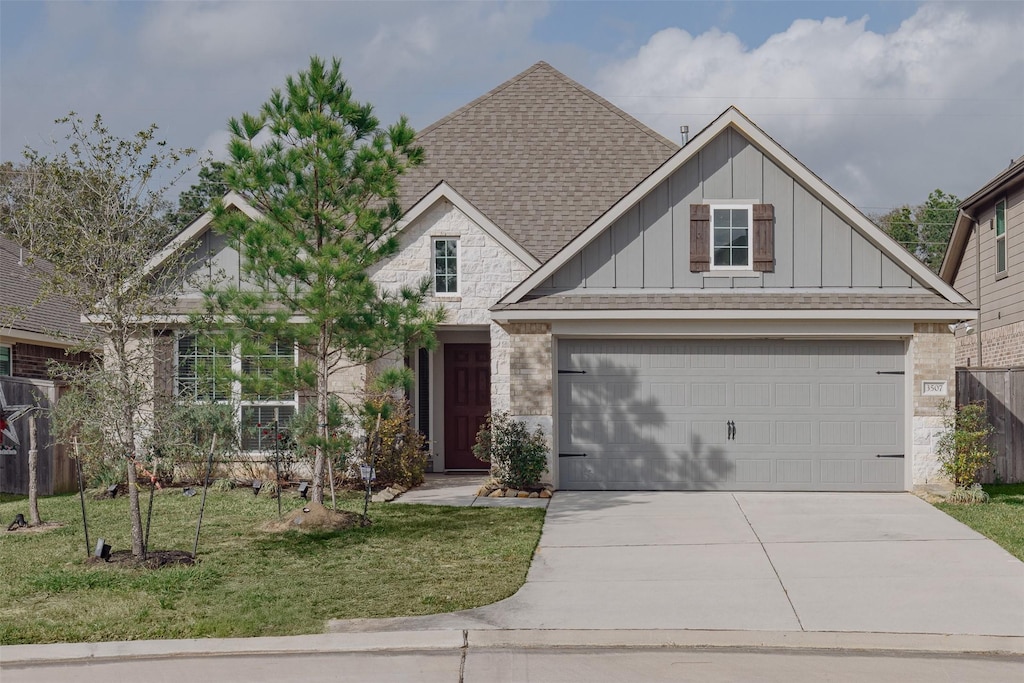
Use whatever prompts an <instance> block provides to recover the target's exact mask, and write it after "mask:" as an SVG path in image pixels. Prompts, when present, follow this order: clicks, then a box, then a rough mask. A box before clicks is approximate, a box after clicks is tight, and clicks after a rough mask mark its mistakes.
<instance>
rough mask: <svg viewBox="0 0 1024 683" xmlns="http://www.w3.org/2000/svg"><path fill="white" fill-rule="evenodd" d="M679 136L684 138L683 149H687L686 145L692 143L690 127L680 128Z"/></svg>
mask: <svg viewBox="0 0 1024 683" xmlns="http://www.w3.org/2000/svg"><path fill="white" fill-rule="evenodd" d="M679 135H680V137H682V138H683V147H686V143H687V142H689V141H690V127H689V126H679Z"/></svg>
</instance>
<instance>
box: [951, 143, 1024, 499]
mask: <svg viewBox="0 0 1024 683" xmlns="http://www.w3.org/2000/svg"><path fill="white" fill-rule="evenodd" d="M1022 236H1024V156H1021V157H1020V158H1018V159H1017V160H1016V161H1013V162H1011V163H1010V166H1009V167H1008V168H1007V169H1006V170H1004V171H1003V172H1002V173H1000V174H998V175H997V176H996V177H994V178H992V180H990V181H989V182H987V183H985V185H984V186H982V188H981V189H979V190H978V191H977V192H975V193H974V194H972V195H971V196H970V197H968V198H967V199H965V200H964V201H963V203H961V204H960V212H959V214H958V216H957V219H956V223H955V224H954V225H953V230H952V232H951V234H950V239H949V245H948V246H947V248H946V254H945V257H944V258H943V260H942V266H941V267H940V269H939V275H940V276H941V277H942V279H943V280H945V281H946V282H948V283H949V284H951V285H953V286H954V287H956V288H957V290H958V291H960V292H962V293H963V294H964V295H965V296H966V297H967V298H968V299H970V300H971V302H972V303H973V304H974V305H975V306H977V307H978V309H979V310H980V316H979V317H978V319H977V320H976V321H974V322H973V323H971V325H970V326H967V325H958V326H957V327H955V328H954V329H955V333H956V365H957V368H958V370H957V399H958V402H960V403H967V402H970V401H984V402H985V404H986V407H987V411H988V416H989V421H990V422H991V424H992V425H993V427H994V428H995V435H994V437H993V439H992V442H991V443H992V446H993V448H994V450H995V457H994V459H993V463H992V466H991V467H987V468H986V469H985V471H984V472H983V473H982V475H981V477H982V481H986V482H988V481H1004V482H1014V481H1022V480H1024V239H1022Z"/></svg>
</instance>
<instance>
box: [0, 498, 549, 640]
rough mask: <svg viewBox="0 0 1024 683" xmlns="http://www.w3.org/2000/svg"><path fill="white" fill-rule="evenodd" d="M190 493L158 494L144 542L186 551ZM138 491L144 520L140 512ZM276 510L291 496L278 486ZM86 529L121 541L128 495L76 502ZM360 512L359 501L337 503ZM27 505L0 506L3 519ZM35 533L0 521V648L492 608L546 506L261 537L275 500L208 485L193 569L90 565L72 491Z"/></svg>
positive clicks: (381, 513) (522, 571) (402, 515)
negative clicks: (6, 527) (47, 526)
mask: <svg viewBox="0 0 1024 683" xmlns="http://www.w3.org/2000/svg"><path fill="white" fill-rule="evenodd" d="M200 498H201V496H195V497H193V498H187V497H185V496H183V495H182V494H181V492H180V491H179V490H168V491H164V492H158V493H157V495H156V498H155V503H154V509H153V524H152V530H151V532H150V544H149V545H150V547H151V548H153V549H154V550H186V551H191V550H192V543H193V537H194V534H195V526H196V518H197V515H198V511H199V504H200ZM145 500H146V499H145V498H143V520H145V510H146V508H145ZM283 502H284V505H285V512H286V513H287V511H288V510H289V509H293V508H296V507H299V506H300V504H301V503H302V501H301V500H299V499H298V498H296V497H295V496H294V494H289V493H285V497H284V499H283ZM86 504H87V511H88V514H89V537H90V541H91V542H92V543H93V544H95V543H96V539H97V538H99V537H101V536H102V537H103V538H105V539H106V540H107V542H108V543H110V545H111V546H112V548H113V550H114V551H117V550H125V549H127V548H129V547H130V543H129V538H130V535H129V527H128V508H127V505H128V501H127V499H126V498H121V497H119V498H116V499H114V500H88V499H87V501H86ZM340 507H344V508H345V509H348V510H360V511H361V498H360V497H359V496H357V495H348V496H345V497H344V499H343V500H339V508H340ZM18 512H22V513H27V512H28V506H27V504H26V501H25V499H24V498H23V497H19V498H17V499H15V500H10V499H5V500H4V501H3V502H0V520H9V519H13V518H14V516H15V514H17V513H18ZM40 513H41V515H42V518H43V520H44V521H46V522H61V523H63V524H64V527H63V528H60V529H57V530H52V531H48V532H45V533H33V534H28V533H12V534H8V533H6V532H4V531H2V530H0V576H2V577H4V580H3V581H2V582H0V644H15V643H51V642H81V641H104V640H132V639H152V638H202V637H236V636H270V635H292V634H302V633H319V632H322V631H323V630H324V626H325V623H326V621H327V620H328V619H346V618H355V617H394V616H407V615H417V614H433V613H437V612H448V611H452V610H458V609H465V608H469V607H477V606H480V605H486V604H490V603H492V602H495V601H497V600H501V599H503V598H505V597H508V596H509V595H511V594H513V593H514V592H515V591H516V590H517V589H518V588H519V586H521V585H522V583H523V581H524V580H525V578H526V571H527V569H528V568H529V564H530V560H531V558H532V555H533V551H534V549H535V548H536V545H537V541H538V540H539V538H540V530H541V525H542V524H543V520H544V512H543V510H538V509H522V508H520V509H515V508H445V507H434V506H427V505H401V504H396V503H389V504H386V505H371V508H370V518H371V519H372V520H373V524H372V525H371V526H369V527H364V528H353V529H349V530H345V531H337V532H330V533H309V534H303V533H300V532H297V531H289V532H285V533H269V532H265V531H262V530H261V529H260V527H261V525H263V524H264V523H265V522H268V521H274V520H276V519H277V501H276V500H274V499H271V498H269V497H267V496H259V497H257V498H254V497H253V495H252V493H251V491H249V490H234V491H227V492H215V491H210V493H209V497H208V499H207V503H206V512H205V516H204V518H203V528H202V536H201V537H200V542H199V556H200V560H201V561H200V562H199V563H198V564H197V565H196V566H193V567H164V568H162V569H156V570H147V569H133V568H127V567H124V566H115V565H113V564H100V565H95V564H87V563H86V562H85V558H86V548H85V539H84V536H83V533H82V524H81V512H80V508H79V502H78V498H77V496H55V497H52V498H44V499H42V500H41V501H40Z"/></svg>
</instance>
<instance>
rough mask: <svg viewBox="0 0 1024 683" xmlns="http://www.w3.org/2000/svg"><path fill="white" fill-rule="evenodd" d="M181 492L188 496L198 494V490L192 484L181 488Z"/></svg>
mask: <svg viewBox="0 0 1024 683" xmlns="http://www.w3.org/2000/svg"><path fill="white" fill-rule="evenodd" d="M181 492H182V493H183V494H185V495H186V496H188V497H189V498H191V497H192V496H194V495H196V490H195V489H194V488H192V487H191V486H186V487H185V488H184V489H182V490H181Z"/></svg>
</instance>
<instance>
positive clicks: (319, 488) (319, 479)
mask: <svg viewBox="0 0 1024 683" xmlns="http://www.w3.org/2000/svg"><path fill="white" fill-rule="evenodd" d="M316 351H317V358H316V433H317V437H319V438H318V439H317V445H316V450H315V453H316V457H315V458H314V460H313V495H312V500H313V502H314V503H319V504H321V505H323V504H324V470H325V469H326V463H327V455H328V454H327V448H326V445H327V435H328V433H329V428H328V424H327V410H328V405H329V401H328V398H329V387H328V386H327V378H328V367H327V355H328V353H330V349H328V348H327V328H326V326H324V327H322V328H321V329H320V339H319V341H318V342H317V349H316Z"/></svg>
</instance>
